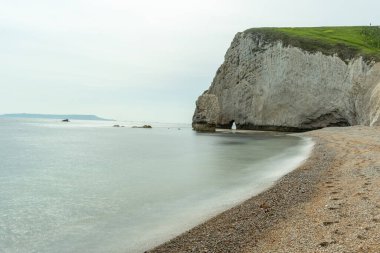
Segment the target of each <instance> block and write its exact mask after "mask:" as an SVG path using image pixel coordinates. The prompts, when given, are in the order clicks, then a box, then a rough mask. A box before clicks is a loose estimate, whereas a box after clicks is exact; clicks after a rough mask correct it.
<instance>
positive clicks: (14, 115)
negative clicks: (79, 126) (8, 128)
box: [0, 113, 114, 121]
mask: <svg viewBox="0 0 380 253" xmlns="http://www.w3.org/2000/svg"><path fill="white" fill-rule="evenodd" d="M0 118H24V119H25V118H27V119H70V120H103V121H114V120H113V119H104V118H100V117H98V116H96V115H82V114H32V113H11V114H3V115H0Z"/></svg>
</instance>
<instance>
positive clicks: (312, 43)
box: [246, 26, 380, 61]
mask: <svg viewBox="0 0 380 253" xmlns="http://www.w3.org/2000/svg"><path fill="white" fill-rule="evenodd" d="M246 32H261V33H263V34H264V35H266V37H267V38H269V39H272V40H282V41H283V43H284V44H286V45H291V46H296V47H300V48H302V49H304V50H306V51H310V52H317V51H320V52H322V53H325V54H328V55H333V54H337V55H338V56H339V57H341V58H342V59H343V60H349V59H352V58H355V57H358V56H363V57H364V58H365V59H366V60H375V61H380V27H379V26H342V27H302V28H253V29H249V30H247V31H246Z"/></svg>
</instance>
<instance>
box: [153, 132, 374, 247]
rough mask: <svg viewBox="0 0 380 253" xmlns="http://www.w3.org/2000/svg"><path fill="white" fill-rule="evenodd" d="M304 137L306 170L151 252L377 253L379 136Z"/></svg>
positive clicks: (338, 134)
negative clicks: (309, 144) (308, 150)
mask: <svg viewBox="0 0 380 253" xmlns="http://www.w3.org/2000/svg"><path fill="white" fill-rule="evenodd" d="M300 135H301V136H309V137H312V138H313V140H314V142H315V146H314V149H313V151H312V154H311V156H310V157H309V158H308V159H307V160H306V162H305V163H304V164H302V165H301V166H299V167H298V168H297V169H295V170H294V171H292V172H290V173H289V174H287V175H285V176H284V177H282V178H281V179H279V180H278V181H277V183H276V184H275V185H274V186H273V187H271V188H270V189H268V190H266V191H264V192H262V193H261V194H259V195H257V196H255V197H252V198H251V199H249V200H247V201H245V202H243V203H242V204H240V205H238V206H235V207H233V208H231V209H229V210H227V211H225V212H223V213H221V214H220V215H218V216H216V217H214V218H212V219H210V220H208V221H206V222H205V223H203V224H201V225H199V226H196V227H195V228H193V229H191V230H189V231H187V232H185V233H183V234H181V235H179V236H178V237H176V238H174V239H172V240H170V241H168V242H166V243H164V244H162V245H160V246H158V247H156V248H154V249H152V250H149V251H147V252H268V251H270V252H342V251H345V250H347V251H348V252H360V251H363V250H364V251H363V252H378V250H379V249H380V246H379V245H378V243H377V242H378V241H380V240H379V236H380V233H379V232H380V227H379V224H378V223H379V222H380V209H379V208H380V205H379V204H380V194H378V193H379V187H377V186H379V185H380V180H379V178H380V164H379V166H378V167H376V166H377V165H376V164H377V163H380V159H377V160H376V158H380V154H379V153H380V146H376V145H377V143H380V129H379V128H373V127H372V128H371V127H348V128H327V129H322V130H316V131H312V132H308V133H303V134H300ZM359 144H360V149H359V150H357V145H359ZM352 150H357V152H356V153H355V152H354V153H352ZM360 150H364V151H365V152H366V153H365V154H366V155H367V156H368V154H370V155H372V156H373V158H371V157H367V156H364V157H362V156H361V154H362V153H360ZM364 151H363V152H364ZM358 152H359V153H358ZM377 161H379V162H377ZM375 165H376V166H375ZM368 166H369V167H368ZM374 168H375V169H374ZM359 170H360V171H363V170H369V171H370V172H368V173H372V174H371V175H372V176H373V178H372V177H369V176H368V175H367V174H368V173H367V174H365V173H364V174H363V173H359V172H358V171H359ZM375 179H376V180H375ZM365 180H367V181H365ZM359 181H360V182H359ZM354 185H355V187H353V186H354ZM360 187H361V188H360ZM363 187H364V188H363ZM376 187H377V188H376ZM347 192H350V193H351V192H352V194H347ZM363 201H364V202H363ZM362 202H363V203H362ZM363 224H366V225H365V226H364V228H363ZM362 230H363V231H362ZM345 231H349V233H346V232H345ZM346 238H351V239H350V240H346ZM365 247H366V248H365Z"/></svg>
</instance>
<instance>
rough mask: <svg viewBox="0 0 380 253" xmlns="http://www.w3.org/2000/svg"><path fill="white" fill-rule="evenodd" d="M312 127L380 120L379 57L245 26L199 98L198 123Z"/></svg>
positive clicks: (209, 127)
mask: <svg viewBox="0 0 380 253" xmlns="http://www.w3.org/2000/svg"><path fill="white" fill-rule="evenodd" d="M233 122H235V123H236V126H237V128H238V129H253V130H254V129H256V130H257V129H259V130H280V131H306V130H312V129H318V128H322V127H327V126H350V125H368V126H373V125H380V63H378V61H377V59H371V58H370V57H368V56H366V55H360V54H359V53H357V52H356V51H355V49H353V48H350V47H348V46H344V45H343V44H339V50H337V51H336V53H334V50H331V48H329V49H326V50H320V51H318V50H305V48H302V46H298V44H297V43H294V41H293V42H292V41H289V40H284V39H281V38H279V37H273V36H271V35H268V33H265V32H262V31H261V30H257V31H256V30H253V31H251V30H247V31H245V32H242V33H238V34H237V35H236V36H235V38H234V40H233V41H232V43H231V46H230V48H229V49H228V51H227V53H226V55H225V60H224V63H223V64H222V65H221V66H220V68H219V69H218V71H217V73H216V76H215V78H214V80H213V82H212V84H211V86H210V88H209V89H208V90H207V91H205V92H204V94H203V95H201V96H200V97H199V98H198V100H197V103H196V109H195V112H194V116H193V128H194V129H195V130H199V131H213V130H214V129H215V127H218V128H230V127H231V125H232V123H233Z"/></svg>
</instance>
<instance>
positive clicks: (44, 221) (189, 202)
mask: <svg viewBox="0 0 380 253" xmlns="http://www.w3.org/2000/svg"><path fill="white" fill-rule="evenodd" d="M113 124H114V123H113V122H102V123H101V122H100V123H99V122H90V121H87V122H86V121H83V122H82V121H75V122H70V123H63V122H59V121H54V120H6V119H0V144H1V145H0V193H1V195H0V252H12V253H14V252H28V253H29V252H49V253H50V252H53V253H54V252H67V253H68V252H70V253H71V252H94V253H96V252H115V253H118V252H142V251H143V250H146V249H148V248H150V247H152V246H154V245H156V244H157V243H161V242H162V241H163V240H166V239H169V238H170V237H172V236H175V235H177V234H178V233H180V232H183V231H184V230H186V229H188V228H190V227H192V226H194V225H196V224H198V223H199V222H202V221H204V220H205V219H207V218H209V217H210V216H212V215H215V214H216V213H217V212H220V211H222V210H225V209H227V208H229V207H231V206H233V205H234V204H236V203H238V202H239V201H242V200H244V199H247V198H248V197H249V196H252V195H254V194H257V193H258V192H259V191H262V190H263V189H265V188H266V187H268V186H270V185H271V184H272V183H273V181H275V180H276V179H278V178H279V177H280V176H282V175H284V174H286V173H288V172H289V171H291V170H292V169H293V168H294V167H295V166H297V165H298V164H299V163H300V162H302V161H303V160H304V159H305V158H306V156H307V155H308V152H309V151H310V149H311V142H310V141H309V140H305V139H301V138H298V137H294V136H287V135H284V134H278V133H258V132H257V133H233V132H227V133H215V134H197V133H195V132H193V131H192V130H191V128H189V127H188V128H183V127H181V128H180V129H179V128H178V127H173V126H170V128H168V127H163V126H162V125H161V126H160V127H158V128H155V127H154V128H153V129H135V128H130V127H125V128H121V127H120V128H114V127H111V126H112V125H113ZM153 126H154V124H153Z"/></svg>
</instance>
